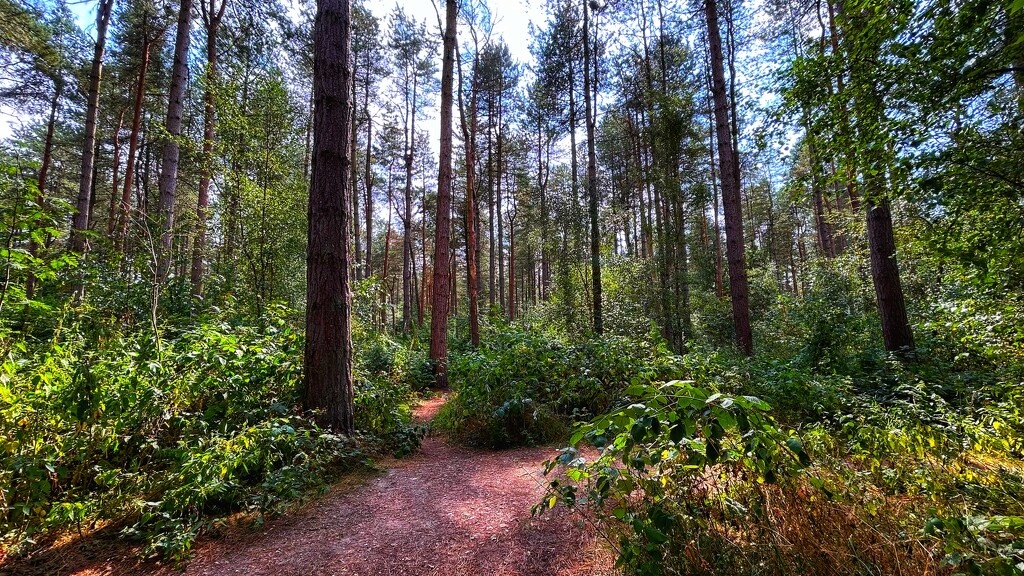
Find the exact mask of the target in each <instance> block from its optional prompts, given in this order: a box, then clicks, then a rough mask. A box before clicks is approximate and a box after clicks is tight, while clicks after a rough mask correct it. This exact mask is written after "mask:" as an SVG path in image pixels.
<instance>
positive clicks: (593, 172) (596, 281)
mask: <svg viewBox="0 0 1024 576" xmlns="http://www.w3.org/2000/svg"><path fill="white" fill-rule="evenodd" d="M591 52H592V51H591V46H590V7H589V5H588V3H587V2H586V1H585V2H584V3H583V97H584V98H585V99H586V115H587V197H588V199H589V201H590V273H591V279H592V281H593V300H594V310H593V312H594V332H595V333H596V334H601V333H603V332H604V317H603V313H602V305H601V229H600V222H599V221H598V210H597V209H598V201H597V146H596V144H597V143H596V142H595V141H594V139H595V135H594V133H595V118H594V114H595V112H596V111H595V110H594V109H593V108H594V106H593V102H592V97H593V96H592V94H591V84H592V83H591V77H590V74H591V72H590V69H591V67H592V66H594V64H593V60H594V56H593V55H592V54H591ZM594 67H595V68H596V66H594Z"/></svg>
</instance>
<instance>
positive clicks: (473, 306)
mask: <svg viewBox="0 0 1024 576" xmlns="http://www.w3.org/2000/svg"><path fill="white" fill-rule="evenodd" d="M474 39H475V36H474ZM478 53H479V51H476V52H475V53H474V55H473V78H472V80H471V85H470V93H471V95H470V109H469V111H468V115H469V118H470V122H469V124H468V126H467V122H466V116H467V111H466V107H465V105H464V103H463V101H462V56H461V54H460V52H459V50H458V47H456V51H455V54H456V56H457V57H458V59H459V92H458V93H459V121H460V122H461V127H462V138H463V140H464V141H465V143H466V288H467V290H466V293H467V294H468V298H469V339H470V342H471V343H472V344H473V347H474V348H478V347H479V346H480V302H479V292H480V281H479V277H478V274H477V272H478V270H477V262H478V261H479V254H480V253H479V246H478V235H477V226H478V222H477V220H478V218H477V214H476V132H477V116H476V112H477V94H478V90H477V76H478V74H477V66H478V63H479V57H478Z"/></svg>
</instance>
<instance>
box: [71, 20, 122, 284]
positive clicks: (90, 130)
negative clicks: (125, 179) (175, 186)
mask: <svg viewBox="0 0 1024 576" xmlns="http://www.w3.org/2000/svg"><path fill="white" fill-rule="evenodd" d="M113 7H114V0H99V2H98V3H97V5H96V45H95V47H94V48H93V54H92V69H91V71H90V72H89V92H88V95H87V97H86V106H85V138H84V140H83V142H82V169H81V171H80V172H79V176H78V202H77V204H76V210H77V211H76V212H75V218H74V222H73V223H72V230H71V250H73V251H74V252H76V253H78V254H85V251H86V250H87V249H88V244H87V242H86V237H85V234H86V232H87V231H88V230H89V220H90V219H91V217H92V214H91V213H90V211H89V208H90V207H91V206H92V193H93V191H92V182H93V180H92V176H93V174H92V173H93V164H94V162H95V158H96V116H97V115H98V113H99V105H100V82H101V80H102V78H103V54H104V52H105V51H106V46H107V28H108V27H109V25H110V13H111V10H112V8H113ZM84 288H85V287H84V285H83V284H81V283H78V285H77V286H76V287H75V299H76V300H81V297H82V294H83V290H84Z"/></svg>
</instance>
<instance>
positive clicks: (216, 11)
mask: <svg viewBox="0 0 1024 576" xmlns="http://www.w3.org/2000/svg"><path fill="white" fill-rule="evenodd" d="M207 2H209V5H207V4H206V3H207ZM201 3H202V6H203V20H204V21H205V24H206V87H205V88H206V93H205V94H204V96H203V101H204V110H203V157H202V162H203V163H202V166H201V167H200V170H199V199H198V201H197V203H196V239H195V245H194V246H193V248H192V271H191V282H192V298H193V299H199V298H202V295H203V273H204V271H205V264H204V258H205V257H206V210H207V208H209V206H210V179H211V176H212V173H213V140H214V138H215V137H216V129H217V116H216V108H215V106H216V103H215V98H214V88H215V85H216V82H217V32H218V30H219V29H220V22H221V18H223V17H224V8H225V7H226V6H227V4H228V0H220V6H219V7H218V6H217V0H201Z"/></svg>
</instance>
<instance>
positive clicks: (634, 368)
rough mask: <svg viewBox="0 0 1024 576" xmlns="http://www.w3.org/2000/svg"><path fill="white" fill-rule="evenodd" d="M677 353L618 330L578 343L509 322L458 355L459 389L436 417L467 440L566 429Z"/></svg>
mask: <svg viewBox="0 0 1024 576" xmlns="http://www.w3.org/2000/svg"><path fill="white" fill-rule="evenodd" d="M677 362H678V359H677V358H676V357H674V356H672V355H670V354H669V353H667V352H666V351H665V349H664V348H663V347H660V346H655V345H652V344H649V343H645V342H642V341H639V342H638V341H636V340H630V339H626V338H620V337H607V338H601V339H593V340H589V341H586V342H583V343H581V344H577V345H567V344H565V343H563V342H562V341H561V340H558V339H556V338H554V337H552V336H549V335H545V334H543V333H540V332H536V331H518V330H515V329H506V330H505V331H503V332H500V333H497V334H496V335H495V336H494V337H493V338H492V339H490V340H489V341H488V342H487V343H486V344H485V345H484V346H483V347H482V348H481V349H480V350H479V351H477V352H469V353H465V354H461V355H458V356H455V357H454V358H452V360H451V364H450V368H449V370H450V377H451V382H452V386H453V388H454V390H455V392H456V394H455V395H454V396H453V398H452V399H450V400H449V401H448V403H447V404H446V405H445V407H444V408H443V409H442V412H441V414H440V415H439V417H438V420H437V425H438V426H439V427H441V428H442V429H445V430H447V431H448V432H450V433H452V434H453V435H455V436H456V437H458V438H460V439H462V440H465V441H467V442H470V443H473V444H479V445H485V446H493V447H505V446H516V445H522V444H535V443H539V442H546V441H550V440H554V439H557V438H560V437H564V436H565V434H566V432H567V430H568V428H567V427H568V425H569V424H571V423H572V422H574V421H581V420H587V419H589V418H592V417H594V416H595V415H597V414H600V413H602V412H604V411H605V410H607V409H608V408H609V407H610V406H611V405H612V403H613V402H614V401H615V400H616V399H617V398H618V397H619V396H620V395H621V393H622V391H623V390H624V389H625V388H626V387H627V386H628V385H630V384H631V383H639V382H650V381H652V380H657V379H662V378H665V377H667V375H668V374H671V373H672V372H673V371H675V370H676V368H677Z"/></svg>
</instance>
